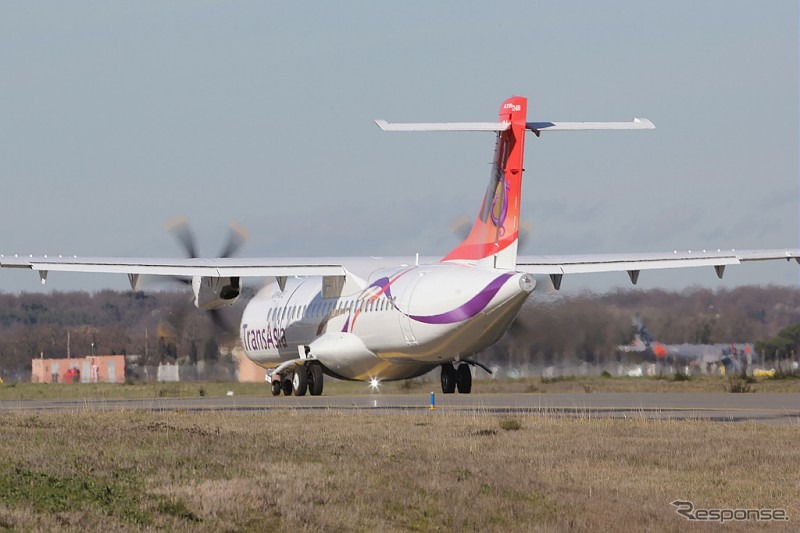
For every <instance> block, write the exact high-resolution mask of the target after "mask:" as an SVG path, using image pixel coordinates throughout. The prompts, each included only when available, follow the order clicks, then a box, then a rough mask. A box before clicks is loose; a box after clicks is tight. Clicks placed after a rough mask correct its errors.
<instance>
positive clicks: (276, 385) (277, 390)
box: [272, 380, 281, 396]
mask: <svg viewBox="0 0 800 533" xmlns="http://www.w3.org/2000/svg"><path fill="white" fill-rule="evenodd" d="M272 395H273V396H280V395H281V382H280V380H275V381H273V382H272Z"/></svg>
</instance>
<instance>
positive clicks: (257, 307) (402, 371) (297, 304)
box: [240, 263, 534, 380]
mask: <svg viewBox="0 0 800 533" xmlns="http://www.w3.org/2000/svg"><path fill="white" fill-rule="evenodd" d="M323 283H324V281H323V278H322V277H307V278H293V279H288V280H287V281H286V283H285V286H284V288H283V290H281V289H280V287H279V286H278V284H277V283H273V284H271V285H268V286H266V287H264V288H263V289H262V290H261V291H259V292H258V294H257V295H256V296H255V297H254V298H253V299H252V300H251V301H250V303H249V304H248V305H247V307H246V309H245V311H244V314H243V315H242V325H241V329H240V333H241V339H242V344H243V346H244V348H245V352H246V353H247V356H248V357H249V358H250V359H252V360H253V361H254V362H256V363H257V364H259V365H262V366H265V367H275V366H278V365H280V364H281V363H284V362H287V361H291V360H293V359H298V358H309V359H317V360H319V361H320V362H321V363H322V364H323V366H324V367H325V369H326V370H327V372H328V373H330V374H332V375H334V376H337V377H340V378H344V379H355V380H369V379H379V380H387V379H405V378H409V377H414V376H417V375H420V374H423V373H425V372H427V371H429V370H431V369H432V368H434V367H436V366H438V365H440V364H442V363H447V362H451V361H455V360H459V359H462V358H465V357H468V356H470V355H472V354H474V353H476V352H478V351H480V350H482V349H484V348H486V347H487V346H489V345H491V344H492V343H494V342H495V341H497V340H498V339H499V338H500V336H502V334H503V333H504V332H505V331H506V329H508V327H509V325H510V324H511V322H512V321H513V319H514V317H516V315H517V312H518V311H519V309H520V308H521V307H522V304H523V303H524V302H525V299H526V298H527V296H528V294H529V293H530V292H531V290H533V286H534V282H533V278H532V277H531V276H530V275H529V274H522V273H518V272H514V271H507V270H494V269H485V268H478V267H473V266H467V265H462V264H457V263H439V264H433V265H423V266H414V267H405V268H394V269H384V270H378V271H375V272H373V273H372V274H371V275H370V277H369V279H368V280H367V282H366V283H361V285H363V288H362V289H361V290H359V291H357V292H354V293H353V294H349V295H340V296H338V297H330V298H324V297H323V293H324V291H323ZM351 292H352V291H351Z"/></svg>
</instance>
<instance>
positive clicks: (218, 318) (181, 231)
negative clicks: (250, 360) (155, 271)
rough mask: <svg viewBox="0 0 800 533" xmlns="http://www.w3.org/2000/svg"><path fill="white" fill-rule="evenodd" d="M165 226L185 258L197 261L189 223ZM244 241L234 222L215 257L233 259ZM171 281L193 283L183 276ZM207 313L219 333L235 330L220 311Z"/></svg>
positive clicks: (179, 221)
mask: <svg viewBox="0 0 800 533" xmlns="http://www.w3.org/2000/svg"><path fill="white" fill-rule="evenodd" d="M165 226H166V229H167V231H169V232H170V233H172V234H173V235H174V236H175V238H176V239H177V240H178V242H179V243H180V244H181V246H182V247H183V249H184V252H185V253H186V257H188V258H189V259H197V258H198V257H199V256H198V253H197V245H196V241H195V238H194V233H193V232H192V230H191V227H190V226H189V221H188V220H187V219H186V217H184V216H179V217H176V218H174V219H172V220H170V221H169V222H167V224H166V225H165ZM246 240H247V231H246V230H245V229H244V227H242V226H241V225H240V224H238V223H236V222H233V223H231V224H230V227H229V232H228V238H227V240H226V241H225V244H224V246H223V247H222V249H221V251H220V252H219V254H218V255H217V257H219V258H228V257H233V256H234V255H235V254H236V252H238V251H239V248H241V247H242V245H243V244H244V242H245V241H246ZM172 279H174V280H175V281H177V282H178V283H181V284H183V285H190V286H191V285H193V283H194V282H193V280H192V278H187V277H185V276H172ZM208 313H209V314H208V317H209V318H210V319H211V322H213V323H214V325H215V326H216V327H217V329H218V330H220V331H221V332H223V333H229V332H231V331H234V330H235V328H233V327H231V324H230V323H229V322H228V320H226V318H225V316H224V315H223V312H222V309H210V310H208Z"/></svg>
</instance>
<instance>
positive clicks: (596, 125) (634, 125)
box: [525, 118, 656, 135]
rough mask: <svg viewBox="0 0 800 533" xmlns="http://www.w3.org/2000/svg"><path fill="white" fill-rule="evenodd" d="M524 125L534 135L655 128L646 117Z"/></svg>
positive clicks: (529, 123)
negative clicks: (631, 119)
mask: <svg viewBox="0 0 800 533" xmlns="http://www.w3.org/2000/svg"><path fill="white" fill-rule="evenodd" d="M525 127H526V128H527V129H529V130H531V131H532V132H534V133H535V134H536V135H539V133H540V132H542V131H582V130H653V129H655V128H656V127H655V125H653V123H652V122H650V121H649V120H647V119H646V118H635V119H633V121H632V122H527V123H526V124H525Z"/></svg>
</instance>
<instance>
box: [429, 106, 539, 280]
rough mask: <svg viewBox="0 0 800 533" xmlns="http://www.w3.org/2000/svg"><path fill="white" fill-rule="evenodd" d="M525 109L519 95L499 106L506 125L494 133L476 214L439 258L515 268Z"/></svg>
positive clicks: (502, 119)
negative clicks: (463, 236)
mask: <svg viewBox="0 0 800 533" xmlns="http://www.w3.org/2000/svg"><path fill="white" fill-rule="evenodd" d="M527 111H528V99H527V98H525V97H522V96H512V97H511V98H509V99H508V100H506V101H505V102H503V104H502V106H500V122H505V123H509V124H510V127H509V128H508V129H506V130H505V131H500V132H498V133H497V143H496V145H495V149H494V161H493V163H492V173H491V176H490V177H489V186H488V187H487V189H486V194H485V195H484V197H483V203H482V204H481V209H480V212H479V213H478V218H477V219H476V220H475V224H474V225H473V226H472V230H471V231H470V233H469V235H468V236H467V238H466V239H465V240H464V242H462V243H461V244H459V245H458V246H457V247H456V248H455V249H454V250H453V251H452V252H450V253H449V254H447V255H446V256H445V257H444V259H442V261H463V262H468V263H477V264H480V265H483V266H490V267H494V268H501V269H508V270H513V269H515V268H516V266H517V240H518V238H519V209H520V198H521V193H522V172H523V170H524V169H523V157H524V154H525V129H526V123H525V120H526V115H527Z"/></svg>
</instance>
